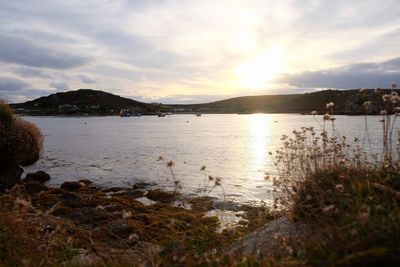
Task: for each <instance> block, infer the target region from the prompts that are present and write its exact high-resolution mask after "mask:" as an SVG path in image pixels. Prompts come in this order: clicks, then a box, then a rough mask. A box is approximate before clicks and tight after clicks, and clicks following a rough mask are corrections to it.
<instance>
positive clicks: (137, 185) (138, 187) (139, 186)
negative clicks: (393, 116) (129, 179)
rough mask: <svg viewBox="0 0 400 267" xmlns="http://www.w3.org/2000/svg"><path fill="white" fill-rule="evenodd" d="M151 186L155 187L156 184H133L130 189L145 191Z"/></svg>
mask: <svg viewBox="0 0 400 267" xmlns="http://www.w3.org/2000/svg"><path fill="white" fill-rule="evenodd" d="M153 185H156V184H155V183H146V182H138V183H135V184H134V185H133V186H132V189H133V190H135V189H145V188H146V187H148V186H153Z"/></svg>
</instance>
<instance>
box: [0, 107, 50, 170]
mask: <svg viewBox="0 0 400 267" xmlns="http://www.w3.org/2000/svg"><path fill="white" fill-rule="evenodd" d="M0 120H1V123H0V159H1V164H2V165H4V166H7V165H21V166H27V165H30V164H33V163H34V162H36V161H37V160H38V159H39V156H40V151H41V150H42V146H43V136H42V134H41V132H40V130H39V129H38V128H37V127H36V126H35V125H34V124H32V123H30V122H27V121H24V120H23V119H21V118H19V117H14V116H13V114H12V112H11V109H10V107H9V106H8V105H6V104H5V103H4V102H1V103H0Z"/></svg>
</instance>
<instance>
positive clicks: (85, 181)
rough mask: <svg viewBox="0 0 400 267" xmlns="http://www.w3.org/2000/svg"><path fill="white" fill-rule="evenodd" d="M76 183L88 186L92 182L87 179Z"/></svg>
mask: <svg viewBox="0 0 400 267" xmlns="http://www.w3.org/2000/svg"><path fill="white" fill-rule="evenodd" d="M78 182H79V183H81V184H84V185H85V186H89V185H92V184H93V182H92V181H90V180H89V179H81V180H79V181H78Z"/></svg>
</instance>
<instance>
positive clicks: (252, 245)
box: [230, 216, 309, 255]
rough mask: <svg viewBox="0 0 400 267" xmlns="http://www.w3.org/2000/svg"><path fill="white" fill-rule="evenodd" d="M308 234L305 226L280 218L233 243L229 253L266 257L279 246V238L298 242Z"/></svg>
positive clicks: (284, 217) (283, 217)
mask: <svg viewBox="0 0 400 267" xmlns="http://www.w3.org/2000/svg"><path fill="white" fill-rule="evenodd" d="M308 233H309V229H308V228H307V226H306V225H304V224H298V223H294V222H292V221H291V220H289V218H288V217H286V216H282V217H280V218H278V219H275V220H273V221H270V222H269V223H267V224H266V225H264V226H263V227H261V228H260V229H258V230H256V231H254V232H252V233H250V234H249V235H247V236H246V237H244V238H242V239H240V240H239V241H237V242H236V243H234V245H233V246H232V248H231V251H230V253H232V254H235V255H238V254H240V255H253V254H254V253H260V254H261V255H266V254H267V253H268V252H269V251H270V250H272V249H274V248H276V247H277V246H280V245H281V243H280V242H279V240H280V239H281V238H284V239H285V240H288V239H292V240H299V239H301V238H305V237H306V236H307V235H308Z"/></svg>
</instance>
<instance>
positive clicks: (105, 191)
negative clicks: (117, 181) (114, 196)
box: [101, 187, 128, 193]
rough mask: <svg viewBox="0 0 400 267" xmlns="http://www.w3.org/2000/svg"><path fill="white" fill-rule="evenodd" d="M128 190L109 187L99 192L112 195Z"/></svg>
mask: <svg viewBox="0 0 400 267" xmlns="http://www.w3.org/2000/svg"><path fill="white" fill-rule="evenodd" d="M126 190H128V188H126V187H109V188H105V189H103V190H101V191H102V192H104V193H114V192H120V191H126Z"/></svg>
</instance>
